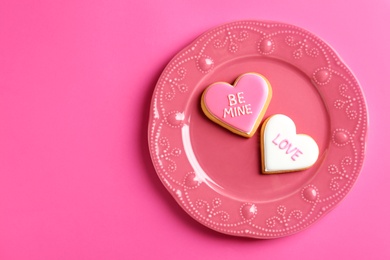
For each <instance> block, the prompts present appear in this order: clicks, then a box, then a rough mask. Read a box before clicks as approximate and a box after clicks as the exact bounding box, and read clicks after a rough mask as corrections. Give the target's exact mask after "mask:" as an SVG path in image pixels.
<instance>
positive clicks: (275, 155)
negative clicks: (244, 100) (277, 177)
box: [260, 114, 319, 174]
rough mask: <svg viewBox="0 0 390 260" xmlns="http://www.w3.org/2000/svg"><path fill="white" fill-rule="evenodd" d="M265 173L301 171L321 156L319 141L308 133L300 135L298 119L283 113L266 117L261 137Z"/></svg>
mask: <svg viewBox="0 0 390 260" xmlns="http://www.w3.org/2000/svg"><path fill="white" fill-rule="evenodd" d="M260 147H261V157H262V158H261V161H262V171H263V173H264V174H274V173H283V172H292V171H300V170H304V169H307V168H309V167H311V166H312V165H313V164H314V163H315V162H316V161H317V159H318V154H319V149H318V145H317V143H316V142H315V141H314V139H313V138H311V137H310V136H308V135H305V134H297V133H296V127H295V124H294V121H293V120H292V119H291V118H289V117H288V116H285V115H282V114H276V115H273V116H271V117H269V118H267V120H265V122H264V124H263V126H262V128H261V136H260Z"/></svg>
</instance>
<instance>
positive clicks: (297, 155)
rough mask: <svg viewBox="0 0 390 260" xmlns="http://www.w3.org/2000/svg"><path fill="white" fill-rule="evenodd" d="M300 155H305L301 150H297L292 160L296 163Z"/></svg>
mask: <svg viewBox="0 0 390 260" xmlns="http://www.w3.org/2000/svg"><path fill="white" fill-rule="evenodd" d="M299 154H303V153H302V152H301V151H300V150H298V149H297V150H296V151H295V153H294V154H293V155H291V159H292V160H293V161H295V158H297V157H299Z"/></svg>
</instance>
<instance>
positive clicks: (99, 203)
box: [0, 0, 390, 260]
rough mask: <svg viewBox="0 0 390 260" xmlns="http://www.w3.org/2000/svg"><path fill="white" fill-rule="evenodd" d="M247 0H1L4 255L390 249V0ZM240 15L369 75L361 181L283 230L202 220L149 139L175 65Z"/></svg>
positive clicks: (362, 254) (389, 254)
mask: <svg viewBox="0 0 390 260" xmlns="http://www.w3.org/2000/svg"><path fill="white" fill-rule="evenodd" d="M184 2H187V3H184ZM242 2H244V1H242V0H232V1H226V0H225V1H222V0H221V1H216V0H198V1H172V0H166V1H124V0H123V1H118V0H115V1H108V0H107V1H102V0H94V1H92V0H88V1H49V0H47V1H37V0H31V1H27V0H24V1H6V0H1V1H0V259H2V260H7V259H150V258H152V256H154V257H155V258H156V257H158V258H160V259H179V258H185V259H200V258H201V257H202V259H239V258H242V259H271V258H272V259H287V258H289V259H297V258H299V259H313V258H315V259H331V258H334V259H336V258H337V259H368V258H369V259H389V258H390V246H389V244H390V236H389V231H390V206H389V197H390V195H389V193H388V192H389V184H390V174H389V172H388V171H389V169H390V159H389V155H388V154H389V153H388V147H389V142H390V138H389V131H390V127H389V126H390V122H389V120H388V118H389V115H388V113H389V112H388V111H389V109H390V101H389V98H390V95H389V94H390V91H389V89H390V66H389V61H390V51H389V49H388V48H389V46H390V33H389V31H390V2H389V1H388V0H375V1H368V0H365V1H351V0H348V1H338V0H328V1H302V0H301V1H287V0H286V1H281V0H277V1H263V0H253V1H245V2H246V4H242ZM290 2H291V3H290ZM240 19H264V20H275V21H280V22H286V23H291V24H294V25H297V26H300V27H303V28H305V29H307V30H309V31H311V32H312V33H314V34H316V35H318V36H319V37H321V38H323V39H324V40H325V41H327V42H328V43H329V44H330V45H332V46H333V47H334V48H335V49H336V50H337V51H338V53H339V54H340V55H341V56H342V57H343V59H344V61H345V62H346V64H347V65H348V66H349V67H350V68H351V69H352V71H353V72H354V73H355V75H356V77H357V78H358V80H359V81H360V83H361V85H362V88H363V91H364V92H365V95H366V98H367V103H368V108H369V114H370V127H369V136H368V137H369V138H368V139H369V143H368V148H367V158H366V161H365V165H364V168H363V171H362V173H361V175H360V177H359V179H358V181H357V183H356V185H355V187H354V189H353V190H352V191H351V192H350V194H349V195H348V196H347V197H346V199H345V200H344V201H343V203H341V204H340V205H339V206H338V207H337V208H336V209H335V210H334V211H332V212H331V213H330V214H328V215H327V216H326V217H325V218H323V219H322V220H320V221H319V222H317V223H316V224H315V225H313V226H311V227H310V228H309V229H307V230H305V231H303V232H301V233H299V234H296V235H293V236H289V237H286V238H281V239H276V240H253V239H243V238H235V237H230V236H226V235H223V234H219V233H216V232H214V231H212V230H209V229H207V228H205V227H203V226H202V225H200V224H198V223H197V222H196V221H194V220H193V219H192V218H191V217H189V216H188V215H186V213H185V212H184V211H183V210H182V209H181V208H180V207H179V206H178V205H177V204H176V202H175V201H174V199H173V198H172V197H171V195H170V194H169V193H168V192H167V191H166V189H165V188H164V187H163V185H162V184H161V183H160V180H159V179H158V177H157V175H156V173H155V171H154V168H153V166H152V163H151V160H150V157H149V151H148V146H147V123H148V112H149V105H150V99H151V96H152V92H153V89H154V85H155V84H156V81H157V79H158V77H159V75H160V73H161V72H162V70H163V68H164V66H165V65H166V64H167V63H168V62H169V60H170V59H171V58H172V57H173V55H174V54H175V53H176V52H178V51H179V50H181V49H182V48H183V47H185V46H186V45H187V44H189V43H190V42H191V41H192V40H194V39H195V38H196V37H197V36H198V35H199V34H201V33H203V32H204V31H206V30H208V29H210V28H211V27H214V26H217V25H219V24H221V23H225V22H230V21H234V20H240Z"/></svg>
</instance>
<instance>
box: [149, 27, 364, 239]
mask: <svg viewBox="0 0 390 260" xmlns="http://www.w3.org/2000/svg"><path fill="white" fill-rule="evenodd" d="M247 72H257V73H260V74H262V75H264V76H265V77H266V78H267V79H268V80H269V81H270V83H271V85H272V89H273V97H272V100H271V102H270V105H269V107H268V110H267V112H266V114H265V117H264V119H265V118H267V117H268V116H270V115H273V114H285V115H287V116H289V117H290V118H292V119H293V120H294V122H295V124H296V126H297V132H298V133H305V134H309V135H310V136H312V137H313V138H314V139H315V140H316V142H317V144H318V146H319V149H320V155H319V159H318V161H317V162H316V164H315V165H314V166H313V167H311V168H309V169H307V170H305V171H301V172H293V173H286V174H276V175H262V174H261V173H260V172H261V154H260V145H259V133H260V129H258V131H257V133H255V135H254V136H253V137H252V138H249V139H247V138H244V137H241V136H238V135H235V134H233V133H231V132H229V131H227V130H226V129H224V128H222V127H220V126H218V125H217V124H215V123H213V122H212V121H211V120H209V119H208V118H207V117H206V116H205V115H204V114H203V112H202V110H201V106H200V98H201V94H202V91H203V90H204V89H205V88H206V87H207V86H208V85H210V84H212V83H214V82H220V81H223V82H229V83H233V82H234V80H235V79H236V78H237V77H238V76H239V75H241V74H244V73H247ZM366 132H367V110H366V104H365V100H364V96H363V93H362V91H361V88H360V86H359V84H358V82H357V81H356V79H355V78H354V76H353V75H352V73H351V72H350V70H349V69H348V68H347V67H346V66H345V64H344V63H343V62H342V60H341V59H340V58H339V57H338V55H337V54H336V53H335V51H333V50H332V49H331V48H330V47H329V46H328V45H327V44H326V43H324V42H323V41H322V40H321V39H319V38H318V37H316V36H314V35H313V34H311V33H309V32H307V31H305V30H303V29H300V28H297V27H295V26H292V25H288V24H282V23H275V22H262V21H239V22H234V23H229V24H225V25H223V26H220V27H217V28H215V29H213V30H210V31H208V32H206V33H205V34H203V35H202V36H201V37H199V38H198V39H197V40H195V41H194V42H193V43H192V44H190V45H189V46H188V47H186V48H185V49H184V50H182V51H181V52H180V53H179V54H177V55H176V56H175V57H174V58H173V60H172V61H171V62H170V63H169V64H168V66H167V67H166V69H165V70H164V72H163V73H162V75H161V77H160V79H159V81H158V83H157V86H156V89H155V92H154V95H153V99H152V105H151V112H150V121H149V147H150V152H151V156H152V160H153V163H154V166H155V169H156V171H157V174H158V176H159V177H160V179H161V181H162V183H163V184H164V185H165V187H166V188H167V189H168V190H169V192H170V193H171V194H172V195H173V196H174V198H175V199H176V201H177V202H178V203H179V204H180V206H181V207H182V208H183V209H184V210H185V211H186V212H187V213H188V214H189V215H190V216H192V217H193V218H195V219H196V220H197V221H199V222H200V223H202V224H203V225H205V226H207V227H209V228H211V229H214V230H216V231H219V232H222V233H226V234H229V235H235V236H247V237H255V238H276V237H281V236H286V235H290V234H293V233H296V232H298V231H300V230H302V229H304V228H306V227H308V226H310V225H311V224H313V223H314V222H316V221H317V220H319V219H320V218H321V217H322V216H324V215H325V213H327V212H329V211H330V210H332V209H333V208H334V207H335V206H336V205H337V204H338V203H339V202H340V201H341V200H342V199H343V198H344V197H345V196H346V195H347V193H348V192H349V191H350V189H351V187H352V186H353V184H354V183H355V181H356V179H357V177H358V175H359V172H360V169H361V167H362V163H363V159H364V150H365V141H366Z"/></svg>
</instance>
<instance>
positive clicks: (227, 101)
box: [203, 73, 269, 134]
mask: <svg viewBox="0 0 390 260" xmlns="http://www.w3.org/2000/svg"><path fill="white" fill-rule="evenodd" d="M268 95H269V89H268V84H267V81H266V80H265V79H264V78H263V77H262V76H260V75H258V74H254V73H248V74H244V75H242V76H241V77H240V78H239V79H238V81H236V83H235V86H232V85H230V84H228V83H225V82H218V83H215V84H212V85H211V86H210V87H209V88H207V90H206V92H205V94H204V97H203V101H204V103H205V105H206V107H207V110H208V111H209V112H210V113H211V114H213V115H214V116H215V117H216V118H218V119H219V120H220V121H222V122H224V123H225V124H227V125H229V126H231V127H233V128H235V129H236V130H239V131H241V132H244V133H247V134H249V133H250V132H251V131H252V130H253V127H254V126H255V125H256V121H257V118H258V116H259V115H260V113H261V111H262V110H263V108H264V106H265V104H266V102H267V98H268Z"/></svg>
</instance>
